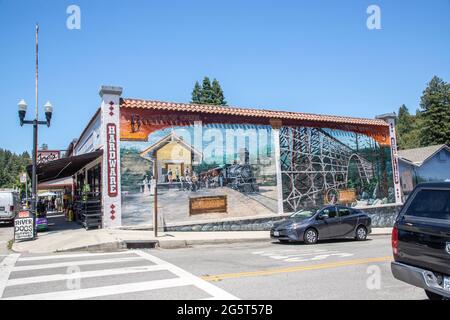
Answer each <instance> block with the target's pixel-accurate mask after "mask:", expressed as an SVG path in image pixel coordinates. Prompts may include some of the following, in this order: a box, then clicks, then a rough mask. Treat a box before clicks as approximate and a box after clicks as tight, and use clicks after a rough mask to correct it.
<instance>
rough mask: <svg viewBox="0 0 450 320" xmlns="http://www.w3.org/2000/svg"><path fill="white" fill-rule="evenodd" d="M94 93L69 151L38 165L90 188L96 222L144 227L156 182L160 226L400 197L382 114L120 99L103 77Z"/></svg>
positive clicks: (389, 129)
mask: <svg viewBox="0 0 450 320" xmlns="http://www.w3.org/2000/svg"><path fill="white" fill-rule="evenodd" d="M100 96H101V98H102V102H101V106H100V108H99V109H98V110H97V112H96V113H95V114H94V116H93V117H92V119H91V121H90V122H89V124H88V125H87V126H86V128H85V130H84V131H83V133H82V134H81V136H80V137H79V139H77V140H76V141H74V143H72V144H71V146H70V148H69V149H70V150H69V153H68V156H67V157H66V158H63V159H60V160H57V161H54V162H50V163H48V164H46V167H45V166H44V167H40V168H39V170H38V172H41V174H42V176H41V177H40V178H39V179H41V180H42V179H44V180H47V181H49V180H52V179H53V180H54V179H61V178H64V177H68V176H71V177H72V180H73V188H72V189H73V191H72V194H73V200H74V201H77V200H80V199H81V200H84V201H86V197H90V195H87V194H86V192H85V191H86V190H88V191H90V192H91V193H92V191H93V190H94V191H96V195H95V196H97V198H98V199H99V201H100V202H101V207H102V226H103V227H116V226H134V225H152V220H153V210H154V208H153V206H154V201H155V190H156V194H157V206H158V216H159V222H158V224H159V223H161V224H166V225H171V224H174V225H176V224H189V223H193V222H199V221H208V220H210V219H211V220H217V219H226V218H250V217H251V218H257V217H262V216H264V217H265V216H270V215H277V214H281V213H289V212H295V211H298V210H300V209H302V208H311V207H318V206H322V205H325V204H330V203H340V204H345V205H349V206H359V207H365V206H377V205H382V204H388V203H396V202H397V203H400V202H401V196H400V192H401V191H400V184H399V179H398V172H397V167H398V165H397V157H396V152H397V151H396V143H395V125H394V123H395V121H394V120H395V117H394V116H393V115H391V114H388V115H384V116H380V117H377V119H361V118H351V117H341V116H327V115H316V114H307V113H299V112H283V111H269V110H262V109H245V108H235V107H228V106H209V105H196V104H184V103H170V102H159V101H152V100H140V99H128V98H124V97H122V89H121V88H120V87H109V86H108V87H107V86H103V87H102V88H101V91H100ZM64 159H66V160H65V162H64V161H62V160H64ZM58 161H59V162H60V163H58ZM69 162H70V164H68V163H69ZM64 163H66V164H67V165H64ZM58 166H59V167H64V169H63V170H59V171H58V170H57V169H58V168H59V167H58ZM92 170H95V172H94V171H92ZM51 172H57V174H56V175H55V174H52V173H51ZM86 184H89V187H88V188H86V186H85V185H86ZM91 184H92V185H91Z"/></svg>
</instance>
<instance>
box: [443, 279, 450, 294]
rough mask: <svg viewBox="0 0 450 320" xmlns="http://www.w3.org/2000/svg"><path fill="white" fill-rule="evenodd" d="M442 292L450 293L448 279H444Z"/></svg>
mask: <svg viewBox="0 0 450 320" xmlns="http://www.w3.org/2000/svg"><path fill="white" fill-rule="evenodd" d="M444 290H445V291H450V277H444Z"/></svg>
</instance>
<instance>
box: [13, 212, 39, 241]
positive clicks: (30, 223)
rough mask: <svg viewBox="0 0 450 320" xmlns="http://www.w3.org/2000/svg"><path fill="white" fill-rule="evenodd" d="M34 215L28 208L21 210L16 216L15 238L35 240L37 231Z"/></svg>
mask: <svg viewBox="0 0 450 320" xmlns="http://www.w3.org/2000/svg"><path fill="white" fill-rule="evenodd" d="M34 226H35V218H34V215H33V214H32V213H31V212H30V211H27V210H24V211H20V212H19V213H18V214H17V215H16V217H15V218H14V240H15V241H21V240H33V239H34V238H35V236H36V233H35V227H34Z"/></svg>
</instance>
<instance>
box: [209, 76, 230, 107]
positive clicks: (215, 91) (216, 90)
mask: <svg viewBox="0 0 450 320" xmlns="http://www.w3.org/2000/svg"><path fill="white" fill-rule="evenodd" d="M211 90H212V100H213V104H214V105H218V106H225V105H226V104H227V102H226V101H225V97H224V94H223V91H222V87H221V86H220V83H219V81H217V80H216V79H214V80H213V82H212V86H211Z"/></svg>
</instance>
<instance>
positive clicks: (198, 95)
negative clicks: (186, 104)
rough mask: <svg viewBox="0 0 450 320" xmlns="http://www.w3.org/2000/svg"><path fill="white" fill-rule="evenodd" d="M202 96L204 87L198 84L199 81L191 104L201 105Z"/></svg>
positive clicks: (193, 91) (195, 86) (196, 83)
mask: <svg viewBox="0 0 450 320" xmlns="http://www.w3.org/2000/svg"><path fill="white" fill-rule="evenodd" d="M201 96H202V87H201V86H200V84H199V83H198V81H196V82H195V85H194V89H193V90H192V100H191V103H200V100H201Z"/></svg>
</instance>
